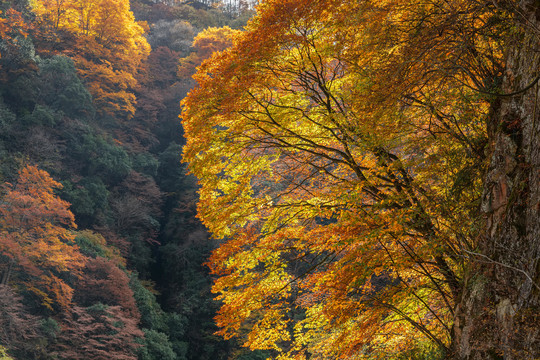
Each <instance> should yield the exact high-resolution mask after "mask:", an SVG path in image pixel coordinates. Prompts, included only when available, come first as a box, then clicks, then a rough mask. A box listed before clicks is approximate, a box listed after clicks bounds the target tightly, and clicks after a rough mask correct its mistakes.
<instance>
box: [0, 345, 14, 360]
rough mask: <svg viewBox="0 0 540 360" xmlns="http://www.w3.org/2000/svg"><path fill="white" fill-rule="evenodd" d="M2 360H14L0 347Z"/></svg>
mask: <svg viewBox="0 0 540 360" xmlns="http://www.w3.org/2000/svg"><path fill="white" fill-rule="evenodd" d="M0 359H1V360H13V358H11V357H9V355H8V354H7V352H6V348H5V347H3V346H2V345H0Z"/></svg>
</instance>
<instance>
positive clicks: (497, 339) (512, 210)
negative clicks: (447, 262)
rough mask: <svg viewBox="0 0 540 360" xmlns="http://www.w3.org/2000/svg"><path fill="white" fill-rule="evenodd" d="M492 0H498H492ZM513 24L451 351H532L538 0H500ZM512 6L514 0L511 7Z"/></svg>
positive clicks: (477, 354)
mask: <svg viewBox="0 0 540 360" xmlns="http://www.w3.org/2000/svg"><path fill="white" fill-rule="evenodd" d="M499 3H502V1H500V2H499ZM507 4H512V6H514V10H515V13H516V28H515V31H514V35H513V37H514V38H513V40H512V42H511V43H510V45H511V46H510V47H511V48H510V49H509V53H508V55H507V68H506V73H505V76H504V79H503V87H502V91H503V93H504V94H506V95H504V96H499V97H498V100H497V101H496V108H495V109H494V112H493V115H492V117H491V119H490V124H488V131H489V136H490V140H491V144H492V147H491V148H492V154H491V155H492V156H491V159H490V165H489V169H488V172H487V174H486V178H485V183H484V196H483V200H482V212H483V215H484V216H485V220H486V227H485V232H484V234H483V236H482V237H481V238H480V239H479V240H478V249H477V250H475V251H472V252H468V253H467V255H468V256H470V260H471V263H470V267H469V268H468V271H467V273H466V274H465V277H464V279H465V283H464V288H463V291H462V296H461V300H460V302H459V304H458V305H457V309H456V318H455V324H454V328H453V342H452V353H451V354H449V355H450V356H449V357H451V358H454V359H460V360H465V359H466V360H481V359H505V360H511V359H519V360H526V359H539V358H540V315H539V314H540V287H539V286H540V119H539V114H540V108H539V106H538V99H539V95H540V93H539V84H538V76H539V74H540V0H521V1H519V2H518V1H512V2H510V1H508V2H507ZM516 6H517V7H516Z"/></svg>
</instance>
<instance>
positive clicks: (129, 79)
mask: <svg viewBox="0 0 540 360" xmlns="http://www.w3.org/2000/svg"><path fill="white" fill-rule="evenodd" d="M32 8H33V11H34V12H35V14H36V15H37V17H38V21H39V22H40V23H41V24H40V25H41V29H40V32H38V35H40V36H41V38H42V40H43V41H44V42H48V43H52V45H50V46H59V45H60V46H62V43H64V44H66V45H69V44H70V43H71V41H73V43H74V44H73V47H72V48H69V47H67V48H64V49H63V50H64V51H66V52H69V53H72V52H73V50H75V51H74V53H75V54H74V55H73V56H72V57H73V59H74V61H75V64H76V66H77V69H78V70H79V73H80V75H81V76H82V78H83V79H85V81H86V84H87V86H88V89H89V90H90V92H91V93H92V95H93V98H94V101H95V103H96V105H97V106H98V108H99V109H100V111H102V112H103V113H106V114H115V113H118V114H126V115H127V116H132V115H133V113H134V112H135V107H134V104H135V95H134V94H133V89H134V88H135V87H136V84H137V81H136V79H135V74H136V72H137V70H138V69H139V68H140V66H141V64H142V61H143V60H144V59H145V58H146V57H147V56H148V54H149V52H150V48H149V45H148V43H147V41H146V39H145V38H144V36H143V34H144V30H145V29H144V26H145V25H144V24H142V23H138V22H136V21H135V19H134V17H133V14H132V13H131V11H130V7H129V1H127V0H93V1H77V0H71V1H61V2H53V1H40V0H36V1H34V2H33V7H32ZM61 34H63V35H61ZM61 36H64V38H61ZM66 40H68V41H66ZM66 45H63V46H66ZM53 52H54V50H53Z"/></svg>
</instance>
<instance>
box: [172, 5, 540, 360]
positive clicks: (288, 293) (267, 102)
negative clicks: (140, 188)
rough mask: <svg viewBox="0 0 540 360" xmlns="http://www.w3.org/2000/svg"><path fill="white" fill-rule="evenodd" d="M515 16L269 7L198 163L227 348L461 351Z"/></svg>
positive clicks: (209, 69)
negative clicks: (459, 331) (464, 306)
mask: <svg viewBox="0 0 540 360" xmlns="http://www.w3.org/2000/svg"><path fill="white" fill-rule="evenodd" d="M505 4H506V5H508V9H506V8H504V7H502V8H501V7H498V6H495V5H494V4H492V3H483V2H471V1H459V0H456V1H438V0H434V1H428V2H419V1H406V2H402V1H385V2H382V3H381V2H375V1H374V2H370V1H362V2H355V3H349V2H347V3H344V2H342V1H325V0H321V1H316V2H313V1H292V0H290V1H288V0H279V1H278V0H275V1H267V2H265V3H263V4H261V5H260V7H259V14H258V16H257V17H256V18H255V19H254V20H253V21H252V22H251V23H250V24H249V25H248V28H247V32H245V33H243V34H241V35H237V36H236V37H235V38H234V40H233V47H232V49H230V50H226V51H224V52H222V53H220V54H215V55H214V56H213V57H212V58H211V59H210V60H208V61H206V62H205V63H203V65H202V66H201V67H200V69H199V72H198V73H197V75H196V76H195V78H196V80H197V81H198V83H199V87H198V88H196V89H194V90H193V91H191V92H190V94H189V96H188V97H187V99H186V100H184V102H183V106H184V109H183V113H182V118H183V119H184V120H183V124H184V127H185V131H186V137H187V145H186V147H185V149H184V159H185V161H189V162H190V169H191V170H192V172H193V173H194V174H195V175H196V176H197V177H198V178H199V181H200V184H201V191H200V195H201V197H200V202H199V217H200V218H201V219H202V221H203V222H204V224H205V225H206V226H207V227H208V228H209V229H210V231H211V232H212V233H213V235H214V237H216V238H218V239H223V241H224V244H223V245H222V246H221V247H220V248H219V249H218V250H216V251H215V252H214V254H213V256H212V257H211V259H210V266H211V268H212V269H213V271H214V273H215V274H217V275H219V276H220V277H219V278H218V279H217V280H216V283H215V285H214V291H215V292H216V293H218V294H219V296H218V298H219V299H220V300H222V301H223V304H224V305H223V306H222V308H221V311H220V313H219V315H218V316H217V318H216V319H217V322H218V325H219V326H220V327H221V330H220V333H221V334H222V335H224V336H225V337H227V338H228V337H231V336H239V335H244V336H245V338H246V341H245V344H244V345H245V346H249V347H251V348H252V349H274V350H276V351H277V350H279V351H281V352H282V355H280V357H279V358H280V359H285V358H295V359H302V358H304V357H308V356H310V358H321V359H323V358H339V357H341V358H347V357H352V356H356V357H358V358H369V357H377V356H379V357H384V358H391V357H392V356H397V355H396V354H399V353H401V352H403V353H410V352H411V351H414V349H415V348H416V349H421V348H423V347H428V348H429V347H432V348H434V349H435V350H438V351H441V352H449V353H450V352H451V349H453V345H452V342H454V343H455V342H456V341H462V340H458V339H457V337H456V335H455V333H454V332H453V331H452V325H453V320H454V319H455V315H456V312H459V311H461V310H460V309H459V308H456V304H458V303H459V302H460V301H461V300H462V296H463V294H464V293H465V291H464V289H465V288H464V282H463V280H464V279H465V278H467V277H468V276H470V275H468V273H467V272H466V271H465V270H466V269H469V262H470V260H469V259H470V254H471V253H475V252H476V251H477V248H478V246H479V244H480V243H481V242H479V241H478V239H479V236H480V234H481V228H482V225H481V224H482V222H481V218H480V214H479V211H478V205H479V199H480V198H481V197H482V180H481V179H482V174H483V172H484V169H486V163H487V158H486V156H485V150H486V144H487V142H488V140H489V139H488V136H490V137H492V135H493V132H492V131H493V129H494V128H492V127H491V125H490V127H488V128H486V126H485V124H486V123H487V122H488V119H490V118H491V117H492V116H494V112H493V111H494V109H497V106H498V105H497V104H498V100H497V99H498V97H497V94H498V91H499V90H498V89H499V86H500V79H501V76H502V74H503V69H504V59H503V54H504V52H505V49H506V47H507V46H509V44H512V43H511V42H510V43H509V42H507V41H506V40H507V39H508V37H507V36H508V34H509V33H510V30H511V28H512V26H513V24H514V23H515V22H514V20H513V19H512V13H513V12H512V11H510V10H511V9H512V6H513V5H512V4H513V2H505ZM509 9H510V10H509ZM516 13H519V12H517V11H516ZM535 36H537V35H535ZM527 78H529V79H530V81H531V83H533V82H534V81H533V80H534V76H529V77H527ZM531 86H532V85H531ZM516 267H517V266H516ZM510 289H512V290H514V289H515V288H513V287H510V288H508V289H507V290H509V291H511V290H510ZM532 303H534V301H533V302H532ZM478 304H480V303H478ZM293 307H295V308H296V309H297V310H294V311H293V310H292V309H291V308H293ZM492 309H493V308H492ZM531 328H532V329H537V327H535V326H532V327H531ZM528 331H531V332H527V334H533V332H534V331H535V330H531V329H529V330H528ZM469 333H470V332H469ZM490 334H491V333H486V334H485V336H490ZM531 336H532V339H534V338H535V337H534V336H533V335H531ZM531 341H536V340H531ZM514 349H516V347H514ZM527 351H528V352H527ZM527 351H526V352H524V353H522V355H523V354H525V356H528V357H531V356H534V354H535V351H537V350H534V346H532V345H531V346H529V348H528V350H527ZM456 356H457V355H456Z"/></svg>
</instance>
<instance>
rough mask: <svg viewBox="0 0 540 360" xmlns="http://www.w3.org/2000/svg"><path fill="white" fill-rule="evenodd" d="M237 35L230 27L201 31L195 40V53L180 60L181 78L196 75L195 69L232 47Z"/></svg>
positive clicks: (179, 72) (179, 71) (179, 74)
mask: <svg viewBox="0 0 540 360" xmlns="http://www.w3.org/2000/svg"><path fill="white" fill-rule="evenodd" d="M236 33H237V30H233V29H231V28H230V27H228V26H224V27H221V28H215V27H210V28H208V29H205V30H203V31H201V32H200V33H199V34H197V36H195V39H193V44H192V48H193V51H192V53H191V54H189V55H188V56H187V57H185V58H183V59H180V65H179V67H178V76H179V77H188V76H191V75H192V74H194V73H195V69H196V67H197V66H199V65H200V64H201V63H202V62H203V61H204V60H206V59H208V58H209V57H210V56H211V55H212V54H213V53H214V52H216V51H222V50H225V49H226V48H228V47H229V46H231V44H232V39H233V37H234V35H235V34H236Z"/></svg>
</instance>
